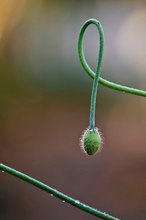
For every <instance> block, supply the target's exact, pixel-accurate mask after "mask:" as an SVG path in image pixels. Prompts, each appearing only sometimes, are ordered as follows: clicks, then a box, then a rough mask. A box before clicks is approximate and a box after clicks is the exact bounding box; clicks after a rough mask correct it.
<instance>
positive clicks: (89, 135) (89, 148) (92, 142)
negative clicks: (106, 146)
mask: <svg viewBox="0 0 146 220" xmlns="http://www.w3.org/2000/svg"><path fill="white" fill-rule="evenodd" d="M101 144H102V139H101V134H100V132H99V131H98V129H97V128H95V129H92V130H90V129H87V130H85V132H84V134H83V136H82V138H81V145H82V146H81V147H82V149H83V151H84V152H85V153H86V154H88V155H94V154H95V153H97V152H99V150H100V149H101Z"/></svg>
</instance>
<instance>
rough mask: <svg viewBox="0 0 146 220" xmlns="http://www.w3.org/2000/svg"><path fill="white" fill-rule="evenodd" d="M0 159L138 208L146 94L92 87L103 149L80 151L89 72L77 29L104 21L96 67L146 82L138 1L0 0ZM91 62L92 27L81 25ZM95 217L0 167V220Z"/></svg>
mask: <svg viewBox="0 0 146 220" xmlns="http://www.w3.org/2000/svg"><path fill="white" fill-rule="evenodd" d="M0 14H1V19H0V20H1V21H0V152H1V153H0V162H2V163H5V164H6V165H9V166H11V167H13V168H16V169H18V170H20V171H22V172H24V173H26V174H28V175H31V176H32V177H35V178H37V179H38V180H41V181H43V182H44V183H46V184H48V185H50V186H52V187H54V188H56V189H58V190H60V191H62V192H64V193H66V194H67V195H69V196H72V197H73V198H75V199H78V200H80V201H82V202H84V203H87V204H89V205H91V206H93V207H95V208H98V209H99V210H102V211H106V212H108V213H110V214H112V215H114V216H117V217H119V218H121V219H125V220H137V219H139V220H142V219H145V216H146V208H145V207H146V206H145V204H146V159H145V158H146V138H145V137H146V135H145V131H146V121H145V116H146V100H145V98H143V97H136V96H132V95H129V94H124V93H120V92H117V91H112V90H109V89H108V88H105V87H102V86H100V87H99V93H98V97H97V109H96V125H97V126H98V127H99V128H100V130H101V132H102V133H103V137H104V144H103V149H102V151H101V152H100V153H99V154H98V155H96V156H95V157H87V156H86V155H84V154H83V152H82V151H81V149H80V144H79V139H80V136H81V134H82V132H83V130H85V129H86V128H87V127H88V120H89V103H90V94H91V86H92V79H90V78H89V77H88V76H87V75H86V74H85V73H84V70H83V69H82V67H81V65H80V63H79V59H78V55H77V38H78V33H79V30H80V27H81V25H82V24H83V22H84V21H85V20H86V19H88V18H91V17H94V18H98V19H99V20H100V21H101V23H102V24H103V27H104V30H105V43H106V44H105V55H104V62H103V73H102V76H104V77H105V78H107V79H110V80H112V81H115V82H119V83H122V84H124V85H129V86H132V87H137V88H141V89H145V88H146V64H145V63H146V62H145V57H146V41H145V38H146V31H145V21H146V4H145V1H136V0H135V1H132V0H131V1H122V2H121V3H120V2H119V3H118V2H117V1H111V0H110V1H65V0H64V1H57V0H56V1H49V0H48V1H42V0H38V1H33V0H31V1H27V0H22V1H18V0H11V1H8V0H5V1H2V2H1V3H0ZM84 47H85V53H86V57H87V59H88V62H89V64H90V66H92V67H93V69H94V68H95V65H96V57H97V50H98V34H97V30H96V29H95V28H94V27H90V28H89V29H88V31H87V33H86V34H85V41H84ZM89 218H90V220H92V219H97V218H95V217H92V216H90V215H89V214H87V213H84V212H82V211H80V210H78V209H76V208H74V207H72V206H70V205H68V204H65V203H63V202H62V201H60V200H58V199H56V198H54V197H51V196H50V195H48V194H47V193H45V192H42V191H41V190H39V189H37V188H35V187H33V186H31V185H29V184H27V183H25V182H22V181H21V180H18V179H16V178H14V177H12V176H10V175H8V174H5V173H0V219H2V220H17V219H21V220H23V219H31V220H40V219H43V220H47V219H53V220H58V219H70V220H73V219H84V220H87V219H89Z"/></svg>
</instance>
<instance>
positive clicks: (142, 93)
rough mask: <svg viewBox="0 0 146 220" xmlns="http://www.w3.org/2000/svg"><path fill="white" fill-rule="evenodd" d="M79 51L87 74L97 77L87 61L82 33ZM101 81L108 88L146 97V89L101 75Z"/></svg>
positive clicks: (93, 20)
mask: <svg viewBox="0 0 146 220" xmlns="http://www.w3.org/2000/svg"><path fill="white" fill-rule="evenodd" d="M95 21H96V22H98V21H97V20H95V19H89V20H88V21H87V22H88V23H90V24H95ZM84 25H86V22H85V24H84ZM84 25H83V27H82V29H84ZM83 34H84V33H83ZM78 53H79V58H80V62H81V64H82V66H83V68H84V70H85V71H86V72H87V74H88V75H89V76H90V77H92V78H93V79H95V76H96V73H95V72H94V71H93V70H92V69H91V68H90V67H89V65H88V64H87V62H86V59H85V55H84V51H83V42H82V36H80V35H79V44H78ZM97 83H98V82H97ZM99 83H101V84H102V85H104V86H106V87H108V88H111V89H114V90H118V91H121V92H126V93H130V94H133V95H138V96H145V97H146V91H144V90H140V89H135V88H131V87H127V86H123V85H119V84H116V83H113V82H110V81H108V80H106V79H103V78H101V77H99Z"/></svg>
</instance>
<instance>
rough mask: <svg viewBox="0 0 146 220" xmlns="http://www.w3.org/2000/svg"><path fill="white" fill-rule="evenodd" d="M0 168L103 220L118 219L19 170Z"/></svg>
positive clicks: (6, 167) (0, 166)
mask: <svg viewBox="0 0 146 220" xmlns="http://www.w3.org/2000/svg"><path fill="white" fill-rule="evenodd" d="M0 170H2V171H4V172H7V173H9V174H11V175H13V176H16V177H18V178H19V179H22V180H24V181H25V182H28V183H30V184H32V185H34V186H36V187H37V188H39V189H42V190H44V191H46V192H48V193H50V194H52V195H54V196H55V197H57V198H59V199H61V200H63V201H65V202H67V203H69V204H71V205H73V206H75V207H77V208H79V209H81V210H83V211H85V212H88V213H90V214H91V215H94V216H97V217H99V218H101V219H105V220H119V219H118V218H116V217H113V216H111V215H108V214H106V213H104V212H101V211H99V210H97V209H94V208H92V207H90V206H88V205H85V204H83V203H81V202H79V201H78V200H75V199H73V198H71V197H69V196H67V195H65V194H63V193H61V192H59V191H57V190H55V189H53V188H51V187H50V186H47V185H46V184H44V183H42V182H40V181H38V180H36V179H34V178H32V177H30V176H27V175H25V174H24V173H21V172H19V171H17V170H15V169H12V168H11V167H8V166H6V165H4V164H0Z"/></svg>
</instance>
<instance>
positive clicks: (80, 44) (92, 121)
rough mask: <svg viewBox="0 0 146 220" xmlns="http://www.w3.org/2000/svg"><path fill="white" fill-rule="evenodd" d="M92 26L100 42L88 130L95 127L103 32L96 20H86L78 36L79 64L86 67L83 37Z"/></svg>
mask: <svg viewBox="0 0 146 220" xmlns="http://www.w3.org/2000/svg"><path fill="white" fill-rule="evenodd" d="M90 24H94V25H95V26H96V27H97V29H98V31H99V41H100V44H99V45H100V47H99V54H98V61H97V69H96V74H95V77H94V82H93V87H92V94H91V105H90V123H89V129H94V127H95V108H96V96H97V89H98V81H99V76H100V73H101V65H102V58H103V50H104V31H103V28H102V26H101V24H100V22H99V21H97V20H96V19H89V20H87V21H86V22H85V23H84V25H83V27H82V28H81V31H80V34H79V40H78V53H79V57H80V60H81V63H82V65H83V67H84V66H86V64H87V62H86V60H85V56H84V51H83V36H84V33H85V31H86V28H87V27H88V26H89V25H90Z"/></svg>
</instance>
